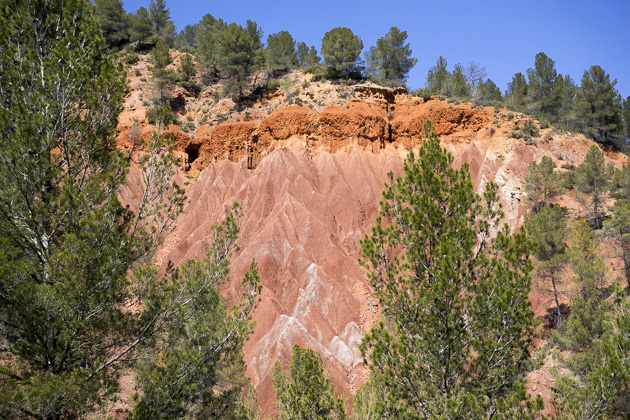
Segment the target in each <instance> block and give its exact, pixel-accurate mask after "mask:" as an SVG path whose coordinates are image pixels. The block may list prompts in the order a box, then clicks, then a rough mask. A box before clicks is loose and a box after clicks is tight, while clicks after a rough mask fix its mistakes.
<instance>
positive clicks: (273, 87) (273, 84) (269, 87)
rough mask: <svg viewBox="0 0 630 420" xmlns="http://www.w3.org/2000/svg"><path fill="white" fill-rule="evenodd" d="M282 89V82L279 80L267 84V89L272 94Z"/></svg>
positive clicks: (272, 80) (271, 80)
mask: <svg viewBox="0 0 630 420" xmlns="http://www.w3.org/2000/svg"><path fill="white" fill-rule="evenodd" d="M279 87H280V81H279V80H278V79H270V80H269V81H268V82H267V86H266V89H267V90H268V91H270V92H272V91H274V90H276V89H278V88H279Z"/></svg>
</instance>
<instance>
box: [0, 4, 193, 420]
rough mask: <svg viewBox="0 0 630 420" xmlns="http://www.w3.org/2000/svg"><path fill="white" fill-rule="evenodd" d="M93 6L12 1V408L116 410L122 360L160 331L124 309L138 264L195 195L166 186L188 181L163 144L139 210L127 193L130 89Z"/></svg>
mask: <svg viewBox="0 0 630 420" xmlns="http://www.w3.org/2000/svg"><path fill="white" fill-rule="evenodd" d="M91 7H92V6H91V5H90V4H89V3H88V2H87V1H84V0H64V1H61V0H59V1H54V0H50V1H30V0H20V1H17V0H16V1H5V2H4V3H3V5H2V7H0V74H2V77H0V330H1V331H2V336H3V340H2V344H1V346H0V349H1V350H0V351H1V352H2V357H1V358H0V417H2V418H9V419H12V418H16V419H17V418H19V419H25V418H32V419H61V418H64V419H74V418H85V417H86V416H87V415H88V413H92V412H95V411H99V410H102V409H104V408H105V407H106V405H107V403H108V402H109V401H110V400H111V398H112V397H113V396H114V394H115V393H116V390H117V377H118V371H119V368H120V367H121V364H122V362H125V361H126V360H127V359H128V357H130V356H131V355H133V352H134V349H135V347H136V346H137V345H138V344H139V343H141V342H142V341H143V340H146V339H148V337H149V335H150V334H151V332H152V331H153V327H152V325H149V324H142V323H141V322H140V321H141V320H140V317H139V315H138V314H136V313H133V312H132V311H127V310H124V308H125V307H126V305H127V304H128V302H130V301H132V300H133V299H134V298H137V297H138V294H137V292H138V289H137V288H136V287H135V286H140V285H134V284H132V283H131V282H130V281H129V279H128V273H129V272H130V270H132V269H134V268H136V267H137V266H138V264H139V262H140V261H141V260H143V259H145V258H146V257H147V255H148V254H149V253H150V252H151V251H152V250H153V249H154V248H155V244H156V243H157V242H158V241H159V237H160V234H161V233H163V232H164V231H165V230H168V229H169V227H170V226H172V222H173V220H174V218H175V217H176V215H177V212H178V210H179V209H181V204H182V201H183V197H181V196H178V197H179V198H178V197H174V196H173V195H170V196H169V193H168V191H166V189H167V188H168V190H169V191H177V190H178V189H177V186H176V185H171V183H170V182H169V179H170V176H171V175H172V168H173V164H174V159H173V158H172V154H169V153H162V154H158V153H157V151H156V149H151V148H150V147H145V150H144V152H140V158H139V161H140V162H141V163H142V166H143V167H144V168H146V169H149V167H148V166H151V165H153V166H152V169H151V170H140V173H141V176H140V178H141V182H140V184H141V185H140V186H141V187H142V189H143V191H144V194H142V195H141V196H142V197H144V198H143V199H141V200H139V201H138V202H137V203H135V204H136V205H135V206H134V208H136V209H137V211H136V213H135V214H132V213H131V212H130V211H129V210H128V209H126V208H125V207H124V206H123V205H122V204H121V203H120V201H119V199H118V196H117V193H118V191H119V188H120V186H121V185H122V183H123V182H125V176H126V173H127V167H128V161H127V158H126V156H125V155H123V154H122V153H121V152H119V151H117V150H116V148H115V147H114V146H115V145H114V140H115V136H116V126H117V123H118V121H117V118H118V114H119V112H120V111H121V109H122V103H123V97H122V96H123V94H124V92H125V85H124V78H123V72H122V69H121V68H120V67H118V66H116V65H115V64H114V62H113V60H112V59H111V57H109V56H108V55H107V54H106V52H105V48H103V46H104V41H103V39H102V38H101V37H100V35H99V29H98V24H97V22H96V20H95V18H94V17H93V15H92V10H91ZM159 149H168V146H167V145H166V144H165V143H163V142H160V143H159ZM145 157H146V158H145ZM147 165H148V166H147ZM175 194H177V193H175ZM149 200H150V202H149ZM141 286H142V287H150V285H148V284H144V285H141Z"/></svg>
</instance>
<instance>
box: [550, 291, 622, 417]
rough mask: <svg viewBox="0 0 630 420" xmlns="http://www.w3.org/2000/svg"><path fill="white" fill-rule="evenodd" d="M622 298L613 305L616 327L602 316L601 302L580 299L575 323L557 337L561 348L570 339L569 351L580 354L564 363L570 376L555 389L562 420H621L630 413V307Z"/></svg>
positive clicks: (560, 380) (605, 316) (576, 308)
mask: <svg viewBox="0 0 630 420" xmlns="http://www.w3.org/2000/svg"><path fill="white" fill-rule="evenodd" d="M618 296H623V298H622V299H620V300H621V302H619V303H615V304H614V306H615V308H614V312H613V316H612V320H611V321H612V322H609V321H608V316H607V315H606V314H605V313H601V312H602V308H599V307H598V304H599V305H601V302H598V301H597V300H595V301H594V302H591V301H585V300H581V298H578V299H577V300H576V302H575V303H574V309H573V312H574V313H576V315H575V319H574V320H573V321H572V322H571V324H569V325H567V327H566V328H565V331H564V334H562V333H561V334H558V335H561V338H560V343H563V341H562V340H568V346H569V347H570V348H574V349H576V350H581V352H579V353H576V354H573V355H571V356H568V357H566V358H564V362H565V364H566V366H567V367H568V368H569V369H570V370H571V375H567V376H562V377H560V378H559V380H557V381H556V383H555V384H554V387H553V393H554V400H555V405H556V412H557V414H558V416H559V417H560V418H566V419H587V418H588V419H621V418H626V417H627V416H628V414H630V413H629V412H628V407H627V405H625V404H624V402H625V401H624V399H625V398H626V392H627V387H628V385H630V375H629V373H630V361H629V360H628V354H630V305H629V301H628V298H627V297H626V296H625V293H624V292H623V291H621V292H618ZM603 309H605V306H604V308H603ZM572 318H573V314H572ZM570 319H571V318H570ZM611 323H612V326H610V324H611ZM600 337H601V338H600Z"/></svg>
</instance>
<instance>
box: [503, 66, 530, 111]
mask: <svg viewBox="0 0 630 420" xmlns="http://www.w3.org/2000/svg"><path fill="white" fill-rule="evenodd" d="M526 97H527V80H525V76H523V73H516V74H515V75H514V76H513V77H512V81H511V82H510V83H508V89H507V92H506V94H505V98H506V99H507V101H508V103H509V104H510V106H512V107H514V108H516V109H521V108H523V107H524V105H525V98H526Z"/></svg>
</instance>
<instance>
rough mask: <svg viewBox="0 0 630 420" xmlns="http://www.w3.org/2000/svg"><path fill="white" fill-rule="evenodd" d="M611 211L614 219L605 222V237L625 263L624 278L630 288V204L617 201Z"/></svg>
mask: <svg viewBox="0 0 630 420" xmlns="http://www.w3.org/2000/svg"><path fill="white" fill-rule="evenodd" d="M610 211H611V213H612V217H611V218H610V219H607V220H606V221H604V229H603V231H604V235H605V236H606V238H608V240H609V242H610V244H611V246H612V247H613V249H614V250H615V254H616V256H617V258H620V259H621V261H622V262H623V268H624V277H625V279H626V283H628V286H630V202H628V201H625V200H617V201H616V202H615V204H614V205H613V206H612V207H611V209H610Z"/></svg>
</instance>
